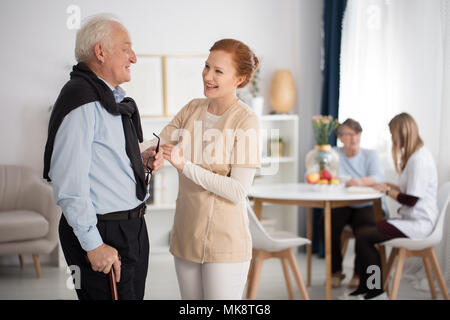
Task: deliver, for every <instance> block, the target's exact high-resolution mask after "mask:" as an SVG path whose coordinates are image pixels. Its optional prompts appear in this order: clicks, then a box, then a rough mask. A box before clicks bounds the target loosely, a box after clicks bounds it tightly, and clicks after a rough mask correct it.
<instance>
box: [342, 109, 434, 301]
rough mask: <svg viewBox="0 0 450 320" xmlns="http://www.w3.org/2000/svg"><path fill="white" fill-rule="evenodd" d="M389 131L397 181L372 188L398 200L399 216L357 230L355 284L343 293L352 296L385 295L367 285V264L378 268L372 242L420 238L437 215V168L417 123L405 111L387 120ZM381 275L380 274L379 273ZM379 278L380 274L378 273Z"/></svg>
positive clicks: (378, 289) (374, 296)
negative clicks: (397, 175)
mask: <svg viewBox="0 0 450 320" xmlns="http://www.w3.org/2000/svg"><path fill="white" fill-rule="evenodd" d="M389 130H390V132H391V135H392V157H393V160H394V165H395V169H396V171H397V172H398V173H399V175H400V178H399V182H398V185H394V184H391V183H387V182H385V183H379V184H376V185H375V186H374V188H375V189H377V190H379V191H380V192H383V193H385V194H386V195H387V196H389V197H391V198H392V199H394V200H396V201H398V202H399V203H400V204H401V205H402V206H401V207H400V209H399V210H398V213H399V215H400V217H401V218H400V219H389V220H384V221H381V222H379V223H377V224H376V225H375V226H367V227H363V228H361V229H359V230H357V232H356V234H355V238H356V255H357V256H358V261H359V263H360V266H359V267H360V270H361V274H360V275H359V277H360V279H359V280H360V281H359V287H358V289H357V290H355V291H354V292H352V293H350V294H349V295H347V296H346V297H347V298H356V299H371V300H379V299H387V296H386V293H385V292H384V291H383V288H368V285H367V280H368V277H369V276H370V275H371V273H370V274H369V273H367V272H364V270H365V271H367V268H368V267H369V266H378V267H379V270H381V259H380V255H379V253H378V251H377V249H376V248H375V244H377V243H380V242H383V241H386V240H390V239H393V238H399V237H408V238H412V239H421V238H425V237H427V236H428V235H429V234H430V233H431V232H432V231H433V228H434V226H435V224H436V221H437V218H438V208H437V185H438V181H437V169H436V164H435V162H434V160H433V157H432V155H431V153H430V151H429V150H428V149H427V148H426V147H425V146H424V143H423V141H422V139H421V138H420V135H419V130H418V126H417V123H416V122H415V120H414V119H413V117H411V116H410V115H409V114H407V113H401V114H398V115H397V116H395V117H394V118H393V119H392V120H391V121H390V122H389ZM380 276H381V274H380ZM381 279H382V277H381Z"/></svg>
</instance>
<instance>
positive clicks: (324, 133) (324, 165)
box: [305, 115, 340, 185]
mask: <svg viewBox="0 0 450 320" xmlns="http://www.w3.org/2000/svg"><path fill="white" fill-rule="evenodd" d="M312 125H313V130H314V138H315V140H316V146H315V148H314V149H313V150H311V151H309V152H308V154H307V155H306V174H305V177H306V181H307V182H308V183H310V184H320V185H338V184H339V183H340V182H339V179H338V178H337V175H338V169H339V156H338V154H337V152H336V151H335V150H333V148H332V147H331V145H330V144H329V143H328V138H329V137H330V135H331V133H332V132H333V131H334V130H336V128H337V127H338V125H339V122H338V121H337V120H336V119H333V117H332V116H321V115H319V116H314V117H312Z"/></svg>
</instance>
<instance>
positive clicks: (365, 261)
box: [355, 220, 407, 293]
mask: <svg viewBox="0 0 450 320" xmlns="http://www.w3.org/2000/svg"><path fill="white" fill-rule="evenodd" d="M406 237H407V236H406V235H405V234H403V233H402V232H401V231H400V230H398V229H397V228H396V227H394V226H393V225H392V224H390V223H389V222H387V221H386V220H383V221H380V222H378V223H377V224H376V225H374V226H364V227H361V228H359V229H358V230H356V233H355V238H356V242H355V250H356V256H357V257H358V263H359V269H360V270H361V272H360V273H359V287H358V291H360V292H369V291H372V292H374V293H377V292H378V293H382V292H383V288H382V286H383V285H382V284H381V287H380V288H371V289H369V288H368V286H367V280H368V279H369V277H370V276H371V275H372V274H369V273H367V268H368V267H369V266H377V267H378V268H379V270H380V279H383V275H382V272H383V271H382V268H381V257H380V253H379V252H378V250H377V248H375V244H377V243H380V242H383V241H387V240H391V239H394V238H406Z"/></svg>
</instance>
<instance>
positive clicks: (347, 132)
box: [339, 126, 361, 150]
mask: <svg viewBox="0 0 450 320" xmlns="http://www.w3.org/2000/svg"><path fill="white" fill-rule="evenodd" d="M339 139H340V140H341V141H342V143H343V144H344V148H348V149H353V150H358V149H359V143H360V140H361V132H356V131H355V130H353V129H351V128H349V127H347V126H343V128H342V134H341V135H340V136H339Z"/></svg>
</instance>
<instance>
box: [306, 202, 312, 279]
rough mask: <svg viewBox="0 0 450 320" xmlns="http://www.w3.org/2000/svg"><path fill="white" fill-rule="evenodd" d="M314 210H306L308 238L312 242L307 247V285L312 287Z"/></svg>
mask: <svg viewBox="0 0 450 320" xmlns="http://www.w3.org/2000/svg"><path fill="white" fill-rule="evenodd" d="M312 223H313V208H306V236H307V238H308V239H309V241H311V243H310V244H307V245H306V253H307V256H308V262H307V263H308V266H307V269H308V270H307V276H306V285H307V286H308V287H310V286H311V254H312V233H313V227H312Z"/></svg>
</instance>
